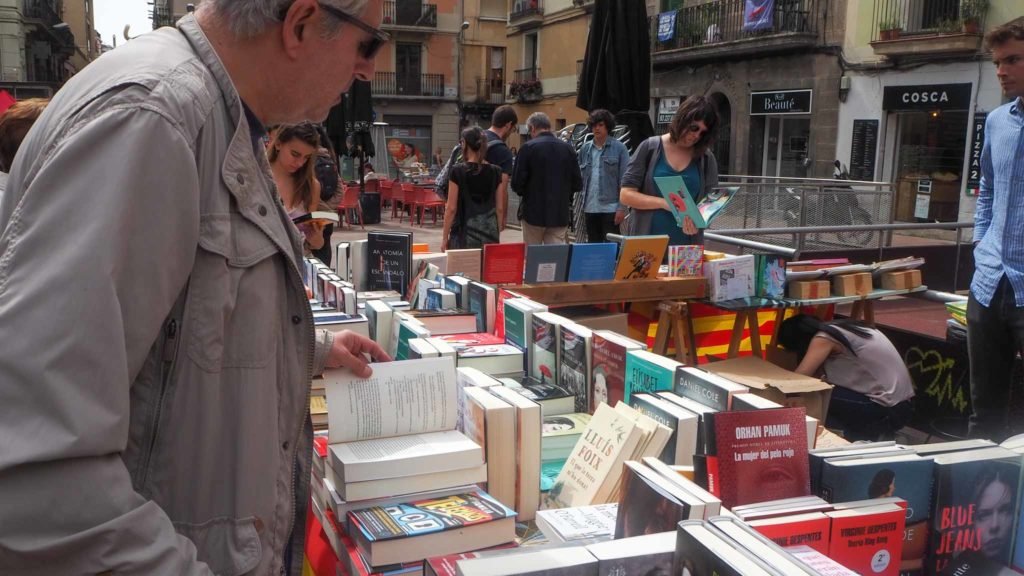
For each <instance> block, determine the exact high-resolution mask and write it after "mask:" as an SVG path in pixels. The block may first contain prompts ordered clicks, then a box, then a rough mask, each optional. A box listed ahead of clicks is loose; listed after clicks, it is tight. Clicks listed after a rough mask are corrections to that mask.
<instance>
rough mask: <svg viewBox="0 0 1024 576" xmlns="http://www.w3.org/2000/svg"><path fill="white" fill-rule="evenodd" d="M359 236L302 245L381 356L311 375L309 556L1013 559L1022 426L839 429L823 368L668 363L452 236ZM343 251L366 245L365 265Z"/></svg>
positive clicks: (428, 561)
mask: <svg viewBox="0 0 1024 576" xmlns="http://www.w3.org/2000/svg"><path fill="white" fill-rule="evenodd" d="M372 234H375V233H371V242H372V241H374V238H373V236H372ZM377 240H379V241H380V243H378V244H376V245H373V244H371V245H370V246H369V247H365V249H366V250H367V252H366V253H362V254H359V252H360V251H361V250H363V249H364V247H359V246H348V247H347V248H345V250H348V251H349V253H348V254H345V255H344V256H346V258H345V259H344V260H342V259H341V258H339V261H340V262H343V263H342V264H338V265H337V266H338V267H337V268H335V269H334V270H333V271H332V270H331V269H329V268H327V267H325V266H323V265H322V264H320V263H318V262H316V261H313V260H310V261H307V263H306V270H305V273H306V278H305V280H306V282H307V283H308V284H309V285H310V286H311V288H312V292H313V295H314V302H313V303H312V305H313V308H314V315H315V319H316V320H317V324H318V325H320V326H324V327H327V328H329V329H354V330H359V331H363V332H364V333H366V334H368V335H369V337H370V338H372V339H374V340H376V341H377V342H379V343H381V344H382V345H383V346H385V347H386V348H387V349H388V351H389V353H390V354H392V355H393V356H394V357H396V358H397V360H396V361H394V362H389V363H381V364H375V365H374V374H373V376H372V377H370V378H367V379H358V378H355V377H353V376H352V374H351V373H349V372H347V371H344V370H329V371H327V373H325V374H324V375H323V378H321V379H317V380H315V381H314V382H313V385H312V388H313V390H312V399H311V414H312V416H313V421H314V427H315V429H316V438H315V442H314V445H315V454H314V459H313V470H312V473H311V478H310V482H311V503H310V507H311V510H312V511H313V514H314V515H315V517H316V520H317V523H318V524H316V525H315V526H317V527H318V530H319V531H318V532H317V536H318V538H313V539H312V540H313V541H317V540H318V539H319V540H323V539H326V541H327V542H328V548H329V550H327V551H325V552H323V554H316V556H317V558H318V560H317V561H313V560H312V559H311V564H312V565H314V566H315V567H320V566H326V567H325V568H323V569H322V570H320V571H318V572H317V576H328V575H334V574H348V575H352V576H357V575H370V574H428V575H445V576H485V575H486V576H502V575H508V576H511V575H513V574H515V575H536V576H540V575H546V576H553V575H566V576H569V575H572V576H577V575H579V576H598V575H599V574H601V575H604V574H615V575H629V574H643V575H646V574H691V575H695V576H697V575H705V574H713V573H718V574H732V575H743V576H769V575H770V576H775V575H779V574H784V575H787V576H789V575H804V574H829V575H854V574H882V575H885V576H898V574H900V573H901V572H914V573H922V574H947V573H948V574H1001V573H1003V572H1002V570H1004V567H1012V568H1015V569H1018V570H1019V569H1021V568H1022V567H1024V544H1020V543H1018V541H1017V539H1014V538H1011V537H1010V534H1012V533H1014V530H1016V526H1017V524H1018V520H1017V514H1018V511H1017V505H1016V504H1017V502H1018V501H1019V500H1020V497H1019V494H1018V493H1019V484H1020V478H1021V477H1022V476H1021V469H1022V460H1021V458H1022V454H1024V439H1011V440H1009V441H1007V442H1006V443H1004V445H1002V446H996V445H995V444H993V443H992V442H988V441H983V440H970V441H962V442H951V443H940V444H928V445H924V446H904V445H898V444H896V443H894V442H874V443H867V444H847V443H845V442H844V441H843V440H841V439H840V438H837V437H836V436H834V435H831V434H829V433H827V432H824V428H823V427H821V426H820V425H819V424H820V421H821V420H822V419H823V418H824V417H825V414H826V413H827V409H828V408H827V405H828V396H829V393H830V392H831V390H830V387H829V386H828V385H827V384H825V383H823V382H821V381H819V380H815V379H813V378H806V377H802V378H803V379H802V380H801V381H799V382H795V381H789V378H790V377H789V376H786V375H780V374H779V372H778V371H779V370H781V369H780V368H773V369H774V370H775V372H773V371H772V370H771V369H769V366H768V365H767V364H766V363H764V362H763V361H762V360H760V359H753V358H751V359H743V360H742V363H740V362H739V361H734V364H732V365H730V364H729V363H728V362H723V363H719V365H718V368H717V369H716V371H715V373H712V372H710V371H706V370H703V369H700V368H697V367H693V366H686V365H684V364H681V363H680V362H677V361H675V360H673V359H670V358H666V357H664V356H660V355H658V354H654V353H652V352H650V351H648V350H646V348H645V346H644V345H643V344H641V343H639V342H636V341H633V340H630V339H629V338H627V337H625V336H623V335H621V334H617V333H615V332H614V331H610V330H602V329H592V328H590V327H587V326H584V325H583V324H582V323H578V322H576V321H575V320H574V319H573V318H571V317H567V316H562V315H560V314H559V313H558V310H555V311H551V310H549V309H548V305H546V304H545V303H544V302H542V301H538V300H542V299H543V298H544V294H546V293H545V292H536V291H535V292H530V291H529V290H519V294H520V295H519V296H515V295H512V296H506V297H501V295H502V293H503V291H502V290H501V289H500V288H496V287H495V286H493V285H489V284H486V283H483V282H479V281H477V280H475V278H479V277H480V271H478V270H469V271H464V272H463V273H462V274H461V275H460V274H456V273H454V270H455V269H458V268H459V267H461V266H463V264H458V260H459V258H461V257H463V256H465V254H461V253H456V254H454V255H453V254H448V255H441V256H445V259H442V258H441V257H439V256H438V255H430V254H424V255H419V256H417V259H416V260H415V261H418V262H421V263H422V262H428V263H429V264H427V265H423V266H419V265H414V260H412V259H411V258H409V257H408V256H404V257H403V258H409V259H408V260H406V261H405V262H403V263H399V264H396V265H391V264H387V263H384V264H381V261H380V258H381V257H384V256H387V255H389V254H403V253H404V254H407V255H408V254H411V250H405V251H404V252H403V248H408V247H409V246H407V245H406V246H402V243H403V242H411V237H410V238H407V239H399V242H397V243H396V244H391V242H392V241H394V240H395V239H394V238H386V239H377ZM339 251H340V249H339ZM339 256H341V254H340V253H339ZM356 259H361V261H362V262H363V263H364V264H365V263H366V262H368V261H374V262H376V264H374V266H373V267H372V271H371V272H368V273H367V276H368V278H367V284H366V285H365V286H360V285H359V283H358V282H353V281H352V280H354V279H355V276H354V275H353V265H352V262H353V261H355V260H356ZM466 260H467V262H469V263H470V265H471V267H472V265H473V262H476V263H479V262H480V258H479V254H477V255H476V256H475V257H474V256H472V255H471V256H470V257H469V258H467V259H466ZM442 264H443V265H444V268H445V273H442V272H441V271H440V268H441V266H442ZM453 264H454V265H453ZM431 266H434V267H435V268H437V270H435V269H434V268H431ZM541 270H543V269H541ZM546 273H547V272H544V274H546ZM343 276H344V278H342V277H343ZM335 277H337V278H335ZM414 277H415V279H416V280H415V282H413V278H414ZM683 280H688V281H693V280H694V279H692V278H691V279H683ZM672 283H673V282H672V280H668V281H665V280H647V281H644V282H642V284H644V285H645V286H657V285H662V284H666V285H672ZM633 284H641V282H639V281H638V282H634V283H627V282H622V281H617V282H607V283H601V282H597V283H594V282H593V281H586V282H582V283H580V286H581V288H580V289H581V290H583V291H585V292H586V291H588V288H585V287H588V286H589V287H590V288H589V292H593V291H594V290H596V288H594V287H593V286H595V285H600V286H610V287H621V286H631V285H633ZM677 285H679V286H683V285H686V282H683V283H678V284H677ZM410 286H414V287H415V288H416V289H415V290H412V289H409V287H410ZM527 286H530V287H537V288H538V289H540V288H549V287H544V286H536V284H527ZM550 288H556V289H557V288H559V287H558V286H552V287H550ZM398 290H401V291H402V294H401V295H399V294H398V293H397V292H398ZM679 290H682V289H681V288H680V289H679ZM621 291H622V288H619V293H621ZM353 294H355V297H354V298H353V297H352V295H353ZM680 294H681V293H679V292H676V293H674V294H673V296H669V295H668V294H658V295H657V296H651V295H648V296H649V297H651V298H654V297H657V298H670V297H678V296H679V295H680ZM535 296H536V298H534V297H535ZM556 301H557V300H553V301H552V302H556ZM557 302H559V303H562V301H557ZM423 308H428V309H423ZM445 308H451V310H448V311H445ZM346 310H352V313H351V314H347V313H345V312H344V311H346ZM567 314H568V313H567ZM339 315H340V316H344V317H345V318H346V319H345V320H342V319H339V318H336V316H339ZM325 317H332V318H331V319H330V320H324V318H325ZM581 322H582V321H581ZM789 374H791V373H789ZM791 375H792V374H791ZM792 377H796V375H792ZM780 382H785V383H786V385H783V384H780ZM989 518H998V520H989ZM993 522H998V523H999V526H1000V528H999V529H998V530H996V529H995V528H993V526H994V524H992V523H993ZM321 535H322V538H320V536H321ZM308 552H310V554H309V556H311V557H312V556H314V554H313V552H312V551H309V550H308ZM324 558H326V560H325V561H323V562H321V560H323V559H324ZM1009 569H1010V568H1005V570H1009ZM314 571H316V568H315V569H314Z"/></svg>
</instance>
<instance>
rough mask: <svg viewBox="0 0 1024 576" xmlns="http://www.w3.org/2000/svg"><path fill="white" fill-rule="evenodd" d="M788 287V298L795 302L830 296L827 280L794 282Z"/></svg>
mask: <svg viewBox="0 0 1024 576" xmlns="http://www.w3.org/2000/svg"><path fill="white" fill-rule="evenodd" d="M788 286H789V297H790V298H794V299H796V300H815V299H818V298H828V297H829V296H830V295H831V292H830V290H831V287H830V286H829V283H828V280H794V281H793V282H790V283H789V284H788Z"/></svg>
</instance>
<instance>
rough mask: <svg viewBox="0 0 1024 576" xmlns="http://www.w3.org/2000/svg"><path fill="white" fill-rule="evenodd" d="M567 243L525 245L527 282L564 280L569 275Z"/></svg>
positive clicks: (537, 282) (538, 282)
mask: <svg viewBox="0 0 1024 576" xmlns="http://www.w3.org/2000/svg"><path fill="white" fill-rule="evenodd" d="M570 249H571V245H569V244H531V245H529V246H527V247H526V278H525V282H526V283H527V284H540V283H544V282H565V281H566V278H567V277H568V275H569V250H570Z"/></svg>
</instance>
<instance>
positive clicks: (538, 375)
mask: <svg viewBox="0 0 1024 576" xmlns="http://www.w3.org/2000/svg"><path fill="white" fill-rule="evenodd" d="M531 322H532V326H533V338H532V340H533V344H532V345H531V346H530V355H531V357H532V359H533V361H532V363H531V364H530V373H529V375H530V377H531V378H533V379H535V380H537V381H538V382H540V383H542V384H543V383H547V382H558V365H559V357H558V356H559V352H560V350H559V343H558V337H559V335H560V332H561V326H562V324H565V323H567V322H568V320H566V319H565V318H563V317H561V316H559V315H557V314H553V313H551V312H539V313H536V314H534V315H533V318H532V319H531Z"/></svg>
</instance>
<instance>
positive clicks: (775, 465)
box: [708, 407, 811, 508]
mask: <svg viewBox="0 0 1024 576" xmlns="http://www.w3.org/2000/svg"><path fill="white" fill-rule="evenodd" d="M805 420H806V412H805V410H804V409H803V408H800V407H798V408H776V409H771V410H749V411H740V412H719V413H717V414H715V420H714V423H715V448H716V449H715V450H714V454H715V455H716V456H717V457H718V475H717V477H718V488H719V490H720V491H721V496H719V497H720V498H721V499H722V505H723V506H725V507H726V508H732V507H733V506H738V505H741V504H753V503H755V502H764V501H767V500H781V499H783V498H795V497H797V496H810V494H811V481H810V468H809V464H808V462H807V425H806V422H805ZM709 452H711V451H710V450H709ZM711 472H712V471H711V469H710V464H709V469H708V473H709V475H710V474H711Z"/></svg>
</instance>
